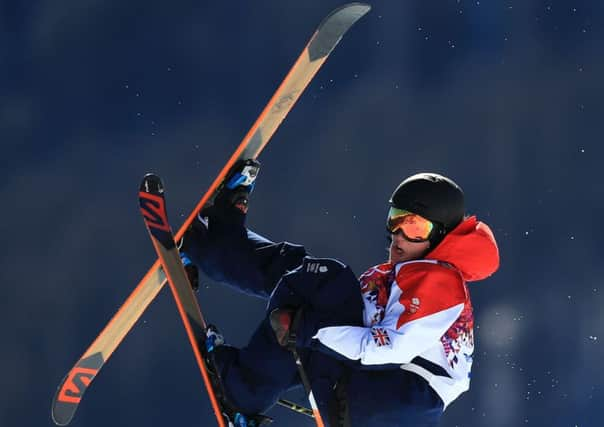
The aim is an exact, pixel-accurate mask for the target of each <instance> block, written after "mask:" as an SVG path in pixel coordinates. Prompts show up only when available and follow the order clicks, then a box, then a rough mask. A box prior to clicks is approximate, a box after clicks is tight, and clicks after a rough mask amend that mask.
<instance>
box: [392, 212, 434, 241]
mask: <svg viewBox="0 0 604 427" xmlns="http://www.w3.org/2000/svg"><path fill="white" fill-rule="evenodd" d="M387 227H388V231H390V232H391V233H393V234H394V233H396V232H398V231H399V230H400V231H401V232H402V233H403V236H405V238H406V239H407V240H409V241H411V242H425V241H426V240H428V239H429V238H430V234H431V233H432V230H433V229H434V224H433V223H432V222H431V221H430V220H427V219H426V218H424V217H423V216H420V215H418V214H414V213H413V212H409V211H406V210H403V209H398V208H395V207H391V208H390V211H389V212H388V223H387Z"/></svg>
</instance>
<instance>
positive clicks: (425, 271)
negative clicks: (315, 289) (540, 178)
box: [313, 217, 499, 408]
mask: <svg viewBox="0 0 604 427" xmlns="http://www.w3.org/2000/svg"><path fill="white" fill-rule="evenodd" d="M498 266H499V252H498V248H497V244H496V242H495V239H494V237H493V234H492V232H491V230H490V229H489V227H488V226H487V225H486V224H484V223H482V222H479V221H477V219H476V217H469V218H467V219H466V220H464V221H463V222H462V223H461V224H460V225H458V226H457V227H456V228H455V229H454V230H452V231H451V232H450V233H449V234H448V235H447V236H446V237H445V238H444V240H443V241H442V242H441V243H440V244H439V245H438V246H437V247H436V248H435V249H434V250H432V251H431V252H430V253H429V254H428V255H427V256H426V257H425V258H423V259H420V260H415V261H408V262H403V263H399V264H396V265H392V264H389V263H385V264H380V265H377V266H375V267H372V268H370V269H369V270H367V271H366V272H365V273H364V274H363V275H361V277H360V279H359V280H360V284H361V293H362V296H363V303H364V312H363V313H364V318H363V325H362V326H328V327H324V328H320V329H319V330H318V331H317V332H316V334H315V335H314V336H313V339H315V340H318V341H319V342H320V344H321V346H324V347H327V349H328V350H329V351H332V352H335V353H336V354H339V355H341V356H344V357H345V358H346V359H349V360H353V361H359V362H360V364H361V365H364V366H366V367H369V366H374V367H376V368H378V367H379V366H380V365H392V364H396V365H399V366H400V368H401V369H405V370H408V371H411V372H414V373H416V374H418V375H420V376H422V377H423V378H425V379H426V381H427V382H428V383H429V384H430V385H431V386H432V388H433V389H434V390H435V391H436V392H437V393H438V395H439V396H440V397H441V399H442V400H443V402H444V405H445V408H446V406H447V405H448V404H450V403H451V402H452V401H453V400H454V399H456V398H457V397H458V396H459V395H460V394H461V393H463V392H464V391H466V390H468V389H469V386H470V370H471V367H472V354H473V352H474V339H473V325H474V318H473V314H472V304H471V301H470V294H469V292H468V288H467V285H466V283H467V282H471V281H477V280H481V279H484V278H486V277H488V276H490V275H491V274H493V273H494V272H495V271H496V270H497V268H498ZM435 368H436V369H435Z"/></svg>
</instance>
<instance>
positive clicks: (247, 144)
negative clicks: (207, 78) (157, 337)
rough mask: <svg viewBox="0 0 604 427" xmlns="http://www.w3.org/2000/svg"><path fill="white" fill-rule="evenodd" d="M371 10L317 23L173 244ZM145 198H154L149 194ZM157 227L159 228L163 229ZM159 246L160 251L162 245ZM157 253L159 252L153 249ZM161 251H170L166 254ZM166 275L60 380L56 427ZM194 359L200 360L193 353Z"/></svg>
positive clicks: (147, 282)
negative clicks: (357, 22)
mask: <svg viewBox="0 0 604 427" xmlns="http://www.w3.org/2000/svg"><path fill="white" fill-rule="evenodd" d="M370 9H371V7H370V6H369V5H366V4H362V3H350V4H347V5H344V6H342V7H340V8H338V9H336V10H334V11H333V12H331V13H330V14H329V15H328V16H327V17H326V18H325V19H324V20H323V21H322V22H321V24H320V25H319V27H318V28H317V30H316V31H315V33H314V34H313V36H312V37H311V39H310V41H309V42H308V44H307V45H306V46H305V48H304V50H303V51H302V54H301V55H300V56H299V58H298V59H297V60H296V62H295V63H294V65H293V66H292V68H291V69H290V71H289V72H288V74H287V75H286V77H285V79H284V80H283V82H282V83H281V85H280V86H279V88H278V89H277V91H276V92H275V94H274V95H273V96H272V98H271V99H270V100H269V102H268V104H267V105H266V107H265V108H264V110H263V111H262V113H261V114H260V116H259V117H258V119H257V120H256V122H255V123H254V124H253V126H252V127H251V129H250V130H249V131H248V133H247V134H246V136H245V137H244V138H243V140H242V141H241V143H240V144H239V146H238V147H237V149H236V150H235V152H234V153H233V154H232V155H231V157H230V158H229V160H228V161H227V162H226V164H225V165H224V167H223V168H222V170H221V171H220V173H219V174H218V176H217V177H216V179H215V180H214V182H213V183H212V185H211V186H210V188H209V189H208V191H207V192H206V193H205V194H204V196H203V197H202V198H201V200H200V201H199V203H198V204H197V206H196V207H195V209H193V211H192V212H191V214H190V215H189V217H188V218H187V219H186V220H185V222H184V223H183V225H182V226H181V227H180V229H179V231H178V232H177V233H176V235H175V236H173V237H174V239H176V240H179V239H181V238H182V236H183V235H184V233H185V231H186V230H187V228H188V227H189V226H190V225H191V223H192V222H193V220H194V218H195V216H196V214H197V212H199V211H200V210H201V209H202V208H203V207H205V206H207V205H208V204H209V203H211V202H212V201H213V199H214V197H215V196H216V194H217V193H218V191H219V190H220V189H221V187H222V185H223V181H224V179H225V178H226V175H227V173H228V172H229V171H230V170H231V168H232V167H233V165H234V164H235V163H236V162H237V161H238V160H241V159H256V158H257V157H258V155H259V154H260V153H261V152H262V150H263V149H264V147H265V146H266V144H267V143H268V141H269V140H270V138H271V137H272V136H273V134H274V133H275V131H276V130H277V128H278V127H279V125H280V124H281V122H282V121H283V120H284V119H285V117H286V116H287V114H288V113H289V111H290V110H291V109H292V107H293V106H294V104H295V102H296V101H297V100H298V98H299V97H300V96H301V94H302V92H303V91H304V89H305V88H306V87H307V86H308V84H309V83H310V81H311V80H312V78H313V77H314V76H315V74H316V73H317V71H318V70H319V69H320V68H321V66H322V65H323V63H324V62H325V60H326V59H327V57H328V56H329V54H330V53H331V52H332V51H333V49H334V48H335V47H336V45H337V44H338V42H339V41H340V39H341V38H342V36H343V35H344V34H345V33H346V32H347V31H348V29H349V28H350V27H351V26H352V25H353V24H354V23H355V22H356V21H357V20H359V19H360V18H361V17H362V16H364V15H365V14H366V13H367V12H369V10H370ZM149 194H152V193H151V192H150V193H149ZM146 206H148V208H149V209H151V210H150V211H149V212H151V213H152V214H154V215H157V214H158V213H159V212H161V210H158V209H155V210H153V208H152V206H153V205H152V204H151V205H146ZM160 219H166V221H165V222H164V228H165V227H166V226H167V218H160ZM155 220H156V222H155V223H156V225H157V224H161V223H160V222H158V221H159V220H158V218H157V217H155ZM159 226H160V227H161V225H159ZM168 227H169V226H168ZM155 229H157V228H155ZM170 234H171V233H170ZM174 239H173V240H174ZM160 246H161V245H160ZM161 247H162V248H163V246H161ZM156 249H158V246H157V244H156ZM160 249H161V248H160ZM164 250H166V251H168V252H169V250H167V249H164ZM166 255H167V256H168V258H169V259H171V258H170V257H171V255H168V254H167V253H166ZM170 262H172V261H170ZM178 263H179V264H178V265H179V267H181V264H180V259H178ZM166 273H167V272H166V270H165V266H162V262H161V261H160V260H157V261H155V263H154V264H153V265H152V266H151V268H150V269H149V271H148V272H147V274H146V275H145V276H144V277H143V278H142V280H141V281H140V282H139V284H138V285H137V286H136V288H135V289H134V291H133V292H132V293H131V294H130V296H129V297H128V298H127V299H126V301H125V302H124V304H123V305H122V306H121V307H120V309H119V310H118V312H117V313H116V314H115V315H114V316H113V318H112V319H111V320H110V321H109V323H108V324H107V325H106V326H105V328H104V329H103V330H102V331H101V333H100V334H99V335H98V337H97V338H96V339H95V340H94V342H93V343H92V344H91V345H90V347H89V348H88V349H87V350H86V352H85V353H84V354H83V355H82V356H81V357H80V359H79V360H78V361H77V362H76V364H75V365H74V366H73V368H72V369H71V370H70V371H69V372H68V373H67V375H66V376H65V377H64V379H63V381H62V382H61V384H60V385H59V387H58V389H57V392H56V394H55V396H54V398H53V401H52V410H51V414H52V418H53V420H54V422H55V423H56V424H57V425H61V426H64V425H67V424H69V422H70V421H71V420H72V418H73V416H74V414H75V411H76V409H77V408H78V405H79V403H80V401H81V399H82V397H83V395H84V393H85V391H86V390H87V389H88V387H89V386H90V384H91V383H92V381H93V380H94V378H95V377H96V376H97V374H98V373H99V371H100V369H101V368H102V367H103V366H104V365H105V363H106V362H107V360H108V359H109V357H111V354H113V352H114V351H115V349H116V348H117V347H118V345H119V344H120V343H121V341H122V340H123V339H124V337H125V336H126V334H127V333H128V332H129V331H130V330H131V329H132V328H133V326H134V324H135V323H136V321H137V320H138V319H139V318H140V317H141V315H142V314H143V312H144V311H145V309H146V308H147V307H148V306H149V304H150V303H151V301H153V299H154V298H155V297H156V296H157V294H158V293H159V291H160V290H161V288H162V287H163V286H164V284H165V283H166V282H167V279H168V277H167V274H166ZM189 290H190V289H189ZM195 304H196V300H195ZM197 309H198V307H197ZM179 310H180V311H181V315H182V313H183V311H182V310H184V313H186V314H187V315H188V314H189V312H188V311H187V310H193V311H195V307H193V306H188V305H187V306H186V307H185V305H184V304H183V305H182V307H180V306H179ZM183 320H184V317H183ZM197 320H199V319H196V320H195V321H192V322H191V325H190V326H189V327H188V328H189V329H191V331H189V330H187V332H190V334H189V337H190V338H191V334H192V335H193V338H194V339H195V344H194V346H193V347H194V351H195V347H197V349H198V350H199V348H198V344H199V343H198V338H197V336H198V333H199V330H198V329H199V327H200V326H201V327H202V326H203V318H201V323H198V325H197V326H195V325H194V324H195V323H196V321H197ZM192 344H193V341H192ZM196 358H198V356H197V354H196ZM204 381H206V378H204ZM206 384H207V382H206ZM208 392H209V394H210V395H211V396H210V399H211V400H212V395H213V393H212V391H211V389H210V388H209V389H208ZM212 406H213V407H214V409H215V411H216V406H215V405H214V402H213V403H212ZM292 409H294V408H292ZM216 415H217V418H218V422H219V425H220V426H221V427H222V426H223V425H224V420H223V417H222V416H220V417H219V414H218V413H217V414H216ZM221 420H222V421H221ZM221 423H222V424H221Z"/></svg>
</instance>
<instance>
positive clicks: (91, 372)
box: [57, 368, 98, 403]
mask: <svg viewBox="0 0 604 427" xmlns="http://www.w3.org/2000/svg"><path fill="white" fill-rule="evenodd" d="M97 372H98V370H96V369H90V368H75V369H74V370H73V371H71V372H70V373H69V377H68V378H67V379H66V380H65V384H63V387H62V388H61V392H60V393H59V396H58V399H57V400H58V401H59V402H65V403H80V399H81V398H82V395H83V394H84V392H85V391H86V388H88V385H89V384H90V383H91V382H92V380H93V378H94V377H95V376H96V374H97Z"/></svg>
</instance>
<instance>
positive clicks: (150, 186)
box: [140, 173, 164, 195]
mask: <svg viewBox="0 0 604 427" xmlns="http://www.w3.org/2000/svg"><path fill="white" fill-rule="evenodd" d="M140 191H142V192H145V193H150V194H158V195H159V194H163V193H164V183H163V182H162V180H161V178H160V177H159V176H158V175H156V174H154V173H148V174H146V175H145V176H144V177H143V180H142V182H141V185H140Z"/></svg>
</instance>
